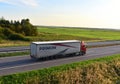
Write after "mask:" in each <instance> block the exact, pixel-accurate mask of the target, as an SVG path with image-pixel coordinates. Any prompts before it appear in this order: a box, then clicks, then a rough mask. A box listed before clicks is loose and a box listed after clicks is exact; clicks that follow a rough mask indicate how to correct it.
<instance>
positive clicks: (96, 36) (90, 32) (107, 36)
mask: <svg viewBox="0 0 120 84" xmlns="http://www.w3.org/2000/svg"><path fill="white" fill-rule="evenodd" d="M38 31H39V32H45V33H53V34H60V35H71V36H75V37H79V39H80V40H81V38H89V39H88V41H90V40H120V31H116V30H102V29H101V30H100V29H84V28H81V29H80V28H47V27H46V28H45V27H44V28H43V27H38Z"/></svg>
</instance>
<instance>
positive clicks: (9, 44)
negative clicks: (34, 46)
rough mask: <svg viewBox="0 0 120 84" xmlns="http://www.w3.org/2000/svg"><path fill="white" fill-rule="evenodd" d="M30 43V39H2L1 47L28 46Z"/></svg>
mask: <svg viewBox="0 0 120 84" xmlns="http://www.w3.org/2000/svg"><path fill="white" fill-rule="evenodd" d="M28 45H30V42H28V41H12V40H2V41H0V47H12V46H28Z"/></svg>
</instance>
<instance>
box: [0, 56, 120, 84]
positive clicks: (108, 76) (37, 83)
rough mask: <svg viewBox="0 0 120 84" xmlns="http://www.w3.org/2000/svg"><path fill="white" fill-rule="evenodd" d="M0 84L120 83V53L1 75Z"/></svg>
mask: <svg viewBox="0 0 120 84" xmlns="http://www.w3.org/2000/svg"><path fill="white" fill-rule="evenodd" d="M0 84H120V54H117V55H113V56H108V57H103V58H97V59H93V60H87V61H82V62H77V63H72V64H65V65H61V66H56V67H51V68H45V69H40V70H35V71H29V72H25V73H17V74H13V75H6V76H1V77H0Z"/></svg>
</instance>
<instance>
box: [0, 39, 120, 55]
mask: <svg viewBox="0 0 120 84" xmlns="http://www.w3.org/2000/svg"><path fill="white" fill-rule="evenodd" d="M105 45H120V41H101V42H87V46H88V47H94V46H105ZM28 50H30V46H19V47H5V48H0V53H6V52H21V51H28Z"/></svg>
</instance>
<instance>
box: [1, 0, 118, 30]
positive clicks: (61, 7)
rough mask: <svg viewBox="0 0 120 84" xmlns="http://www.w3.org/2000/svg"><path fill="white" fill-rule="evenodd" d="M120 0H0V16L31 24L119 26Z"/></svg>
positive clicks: (92, 26) (107, 27)
mask: <svg viewBox="0 0 120 84" xmlns="http://www.w3.org/2000/svg"><path fill="white" fill-rule="evenodd" d="M119 4H120V1H119V0H84V1H83V0H69V1H67V0H59V1H56V0H44V1H43V0H27V1H24V0H17V1H16V0H0V8H1V9H0V12H1V13H0V17H2V16H3V17H4V18H5V19H7V20H19V21H20V20H21V19H25V18H28V19H30V22H31V23H32V24H34V25H44V26H63V27H87V28H99V29H100V28H102V29H120V23H119V22H120V11H119V8H120V5H119Z"/></svg>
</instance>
